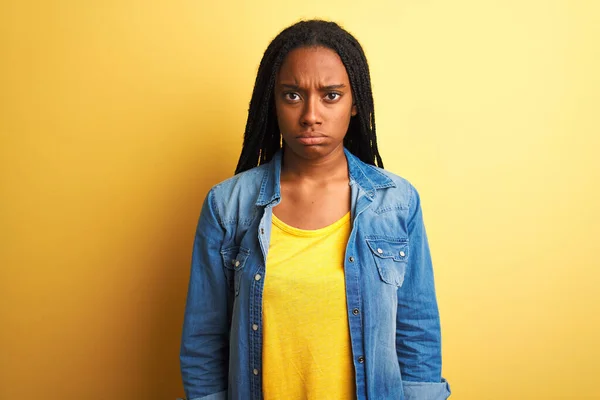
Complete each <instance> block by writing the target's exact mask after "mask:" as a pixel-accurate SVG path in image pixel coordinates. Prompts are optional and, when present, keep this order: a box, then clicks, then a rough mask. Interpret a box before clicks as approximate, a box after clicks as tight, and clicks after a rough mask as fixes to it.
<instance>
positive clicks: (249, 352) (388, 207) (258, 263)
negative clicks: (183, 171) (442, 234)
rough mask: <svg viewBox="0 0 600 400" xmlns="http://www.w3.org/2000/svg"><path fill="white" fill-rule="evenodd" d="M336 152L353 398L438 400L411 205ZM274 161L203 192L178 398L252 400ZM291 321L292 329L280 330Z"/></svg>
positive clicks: (434, 311) (442, 385)
mask: <svg viewBox="0 0 600 400" xmlns="http://www.w3.org/2000/svg"><path fill="white" fill-rule="evenodd" d="M345 152H346V158H347V160H348V171H349V175H350V187H351V199H352V201H351V217H352V232H351V234H350V238H349V240H348V245H347V247H346V258H345V264H344V268H345V279H346V299H347V306H348V321H349V326H350V338H351V345H352V354H353V362H354V369H355V381H356V398H357V399H397V400H402V399H406V400H429V399H431V400H440V399H446V398H447V397H448V396H449V395H450V388H449V386H448V383H447V382H446V381H445V380H444V379H443V378H442V376H441V347H440V322H439V314H438V307H437V301H436V296H435V288H434V278H433V269H432V264H431V257H430V253H429V246H428V244H427V237H426V234H425V228H424V225H423V218H422V214H421V206H420V202H419V196H418V194H417V192H416V190H415V189H414V188H413V187H412V186H411V185H410V183H408V182H407V181H406V180H404V179H403V178H400V177H398V176H396V175H394V174H392V173H390V172H388V171H385V170H382V169H380V168H376V167H374V166H371V165H368V164H365V163H363V162H362V161H360V160H359V159H358V158H357V157H355V156H354V155H352V154H351V153H350V152H349V151H347V150H346V151H345ZM281 158H282V157H281V152H278V153H277V154H276V155H275V156H274V158H273V159H272V160H271V162H269V163H267V164H264V165H261V166H259V167H256V168H253V169H251V170H249V171H246V172H243V173H241V174H238V175H236V176H234V177H232V178H230V179H228V180H226V181H224V182H221V183H219V184H217V185H216V186H214V187H213V188H212V189H211V190H210V192H209V193H208V195H207V197H206V199H205V201H204V205H203V207H202V212H201V215H200V220H199V223H198V228H197V231H196V237H195V242H194V251H193V256H192V266H191V277H190V282H189V291H188V297H187V304H186V309H185V321H184V326H183V335H182V341H181V354H180V360H181V374H182V378H183V384H184V389H185V393H186V396H187V398H188V399H191V400H196V399H203V400H220V399H223V400H225V399H236V400H250V399H252V400H255V399H256V400H258V399H261V398H262V373H261V365H262V364H261V363H262V293H263V287H264V282H265V279H268V271H265V260H266V258H267V251H268V249H269V238H270V234H271V218H272V209H273V207H274V206H275V205H277V204H278V203H279V201H280V185H279V177H280V171H281ZM290 323H294V321H290Z"/></svg>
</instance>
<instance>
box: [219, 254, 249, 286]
mask: <svg viewBox="0 0 600 400" xmlns="http://www.w3.org/2000/svg"><path fill="white" fill-rule="evenodd" d="M249 255H250V250H248V249H246V248H244V247H241V246H232V247H228V248H226V249H223V250H221V257H222V258H223V265H224V267H225V276H226V278H227V284H228V286H229V289H230V291H235V295H236V296H237V295H238V293H239V292H240V282H241V279H242V271H243V269H244V267H245V266H246V261H247V260H248V256H249Z"/></svg>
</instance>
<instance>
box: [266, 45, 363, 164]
mask: <svg viewBox="0 0 600 400" xmlns="http://www.w3.org/2000/svg"><path fill="white" fill-rule="evenodd" d="M275 108H276V110H277V122H278V124H279V130H280V132H281V134H282V136H283V141H284V146H285V147H286V149H287V150H291V151H292V152H294V153H295V154H296V155H297V156H299V157H301V158H304V159H318V158H321V157H326V156H327V155H329V154H331V153H332V152H334V151H342V149H343V141H344V136H346V132H347V130H348V125H349V124H350V118H351V117H352V116H354V115H356V107H355V106H353V102H352V92H351V90H350V81H349V79H348V74H347V72H346V68H345V67H344V64H343V63H342V60H341V59H340V57H339V55H338V54H337V53H336V52H335V51H333V50H331V49H329V48H326V47H320V46H319V47H301V48H297V49H294V50H292V51H291V52H290V53H288V55H287V57H286V58H285V60H284V62H283V64H282V65H281V68H280V70H279V72H278V74H277V77H276V82H275Z"/></svg>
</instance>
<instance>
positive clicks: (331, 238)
mask: <svg viewBox="0 0 600 400" xmlns="http://www.w3.org/2000/svg"><path fill="white" fill-rule="evenodd" d="M350 229H351V226H350V213H348V214H346V215H345V216H344V217H343V218H342V219H340V220H338V221H337V222H335V223H333V224H332V225H330V226H327V227H325V228H322V229H317V230H302V229H297V228H294V227H291V226H289V225H286V224H285V223H283V222H282V221H281V220H279V219H278V218H277V217H276V216H275V215H273V226H272V230H271V240H270V247H269V253H268V256H267V268H266V277H265V287H264V291H263V332H262V333H263V374H262V375H263V396H264V399H265V400H274V399H277V400H280V399H286V400H298V399H307V400H312V399H315V400H317V399H318V400H322V399H336V400H337V399H353V398H356V395H355V392H356V390H355V383H354V366H353V362H352V349H351V345H350V332H349V328H348V312H347V307H346V289H345V281H344V254H345V251H346V244H347V242H348V237H349V236H350Z"/></svg>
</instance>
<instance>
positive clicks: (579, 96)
mask: <svg viewBox="0 0 600 400" xmlns="http://www.w3.org/2000/svg"><path fill="white" fill-rule="evenodd" d="M311 17H322V18H328V19H333V20H336V21H338V22H340V23H341V24H342V25H343V26H345V27H346V28H347V29H348V30H349V31H350V32H352V33H353V34H354V35H355V36H356V37H357V38H358V39H359V41H360V42H361V43H362V45H363V47H364V48H365V51H366V54H367V57H368V59H369V62H370V66H371V73H372V81H373V89H374V95H375V107H376V116H377V132H378V137H379V143H380V149H381V152H382V156H383V160H384V162H385V165H386V168H387V169H389V170H390V171H393V172H395V173H397V174H399V175H401V176H404V177H405V178H407V179H409V180H410V181H411V182H412V183H413V184H414V185H415V186H416V187H417V189H418V190H419V191H420V193H421V196H422V199H423V208H424V216H425V222H426V226H427V229H428V233H429V239H430V244H431V248H432V254H433V260H434V264H435V273H436V285H437V291H438V301H439V304H440V311H441V318H442V331H443V359H444V366H443V372H444V376H445V377H446V378H447V379H448V380H449V381H450V383H451V386H452V390H453V397H452V398H455V399H458V400H471V399H473V400H480V399H592V398H600V389H599V388H598V383H597V382H598V373H599V372H600V368H599V367H598V362H599V360H600V349H599V347H600V346H599V344H598V341H599V338H600V320H599V315H600V262H599V261H598V259H599V258H598V250H599V249H600V245H599V243H598V242H599V239H600V188H599V182H600V161H599V158H600V155H599V154H598V152H599V150H600V139H599V137H600V122H599V114H600V74H599V72H598V71H600V6H599V3H598V2H597V1H593V0H590V1H568V0H562V1H560V0H555V1H552V0H544V1H542V0H537V1H536V0H521V1H516V0H505V1H487V0H478V1H476V0H455V1H442V0H427V1H423V0H419V1H368V2H359V1H350V0H347V1H328V2H322V1H316V0H310V1H304V2H301V3H300V2H286V1H274V0H263V1H238V2H231V1H222V2H216V1H162V2H157V1H139V0H138V1H134V0H106V1H74V0H71V1H66V0H65V1H53V2H52V1H39V0H38V1H36V0H30V1H16V0H14V1H2V2H1V6H0V65H1V67H0V68H1V69H0V190H1V192H0V285H1V286H0V293H1V294H0V296H1V298H0V399H51V400H54V399H57V400H58V399H61V400H64V399H75V398H84V399H98V400H100V399H102V400H104V399H156V400H159V399H174V398H175V397H177V396H181V395H183V390H182V387H181V382H180V376H179V360H178V352H179V338H180V332H181V324H182V320H183V308H184V303H185V296H186V290H187V281H188V274H189V262H190V256H191V247H192V240H193V235H194V229H195V224H196V222H197V218H198V214H199V211H200V207H201V203H202V200H203V198H204V196H205V194H206V192H207V191H208V189H209V188H210V186H211V185H213V184H215V183H217V182H219V181H221V180H223V179H225V178H227V177H229V176H231V175H232V171H233V170H234V168H235V165H236V162H237V157H238V155H239V151H240V146H241V138H242V133H243V130H244V126H245V119H246V113H247V109H248V103H249V100H250V95H251V91H252V87H253V84H254V78H255V74H256V70H257V67H258V63H259V61H260V58H261V56H262V54H263V51H264V50H265V48H266V46H267V45H268V43H269V41H270V40H271V39H272V38H273V37H274V36H275V35H276V34H277V33H278V32H279V31H280V30H281V29H283V28H284V27H286V26H288V25H290V24H292V23H294V22H296V21H298V20H299V19H301V18H311Z"/></svg>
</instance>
